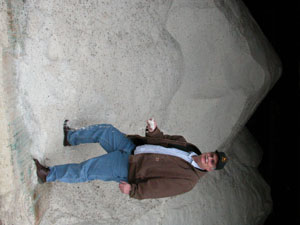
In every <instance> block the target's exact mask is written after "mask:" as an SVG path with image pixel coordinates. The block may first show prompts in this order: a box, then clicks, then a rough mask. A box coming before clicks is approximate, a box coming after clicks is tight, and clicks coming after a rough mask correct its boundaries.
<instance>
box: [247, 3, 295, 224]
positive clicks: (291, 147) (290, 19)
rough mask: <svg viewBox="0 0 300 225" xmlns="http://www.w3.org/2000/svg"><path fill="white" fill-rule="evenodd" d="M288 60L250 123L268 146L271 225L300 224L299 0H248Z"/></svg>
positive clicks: (265, 168) (265, 171) (263, 167)
mask: <svg viewBox="0 0 300 225" xmlns="http://www.w3.org/2000/svg"><path fill="white" fill-rule="evenodd" d="M243 2H244V3H245V5H246V6H247V8H248V9H249V11H250V13H251V14H252V16H253V18H254V19H255V20H256V22H257V23H258V25H259V26H260V28H261V30H262V31H263V33H264V34H265V36H266V37H267V39H268V40H269V41H270V43H271V44H272V45H273V47H274V49H275V51H276V52H277V54H278V56H279V57H280V59H281V62H282V69H283V71H282V75H281V77H280V79H279V80H278V82H277V83H276V84H275V86H274V87H273V89H272V90H271V91H270V92H269V93H268V95H267V96H266V97H265V99H264V100H263V101H262V102H261V104H260V105H259V106H258V108H257V110H256V112H255V113H254V114H253V116H252V117H251V118H250V120H249V121H248V123H247V125H246V126H247V128H248V129H249V130H250V132H251V133H252V134H253V135H254V136H255V138H256V140H257V141H258V143H259V144H260V145H261V147H262V148H263V150H264V156H263V160H262V162H261V164H260V166H259V170H260V172H261V174H262V175H263V177H264V178H265V180H266V181H267V183H268V184H269V185H270V186H271V195H272V199H273V211H272V213H271V214H270V215H269V217H268V219H267V220H266V221H265V225H271V224H284V225H293V224H298V225H299V224H300V207H299V202H300V198H299V192H298V189H299V185H298V183H299V182H298V181H299V180H300V179H299V178H300V173H299V172H300V169H299V168H300V157H299V151H300V146H299V110H298V107H299V84H300V83H299V54H298V53H299V50H300V49H299V46H300V44H299V35H297V33H298V32H300V26H299V16H300V10H299V2H300V1H299V0H292V1H274V0H272V1H271V0H243Z"/></svg>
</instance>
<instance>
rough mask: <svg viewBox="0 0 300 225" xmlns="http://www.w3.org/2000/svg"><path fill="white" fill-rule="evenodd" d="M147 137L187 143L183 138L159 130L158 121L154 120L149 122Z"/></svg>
mask: <svg viewBox="0 0 300 225" xmlns="http://www.w3.org/2000/svg"><path fill="white" fill-rule="evenodd" d="M146 137H152V138H162V139H169V140H174V141H182V142H186V140H185V138H184V137H183V136H180V135H167V134H164V133H163V132H162V131H160V130H159V129H158V127H157V123H156V121H155V120H154V119H152V118H151V119H149V120H147V126H146Z"/></svg>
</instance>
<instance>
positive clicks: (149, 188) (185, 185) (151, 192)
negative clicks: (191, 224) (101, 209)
mask: <svg viewBox="0 0 300 225" xmlns="http://www.w3.org/2000/svg"><path fill="white" fill-rule="evenodd" d="M197 181H198V179H188V178H186V179H182V178H181V179H179V178H178V179H176V178H175V179H174V178H153V179H149V180H147V181H144V182H141V183H138V184H131V185H130V186H131V187H130V189H131V190H130V192H129V195H130V197H132V198H136V199H150V198H151V199H153V198H164V197H170V196H175V195H179V194H183V193H185V192H188V191H190V190H192V189H193V187H194V186H195V185H196V183H197ZM123 193H124V192H123Z"/></svg>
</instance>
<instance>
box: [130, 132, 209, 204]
mask: <svg viewBox="0 0 300 225" xmlns="http://www.w3.org/2000/svg"><path fill="white" fill-rule="evenodd" d="M127 137H128V138H130V139H131V140H132V141H133V142H134V143H135V144H136V145H137V146H138V145H143V144H152V145H161V146H164V147H176V148H178V149H181V150H184V151H194V152H196V153H197V154H201V152H200V151H199V149H198V148H197V147H196V146H194V145H193V144H191V143H188V142H187V141H186V140H185V139H184V137H182V136H178V135H174V136H171V135H164V134H163V133H162V132H161V131H160V130H159V129H158V128H156V130H155V131H154V132H151V133H149V132H146V137H142V136H139V135H128V136H127ZM204 174H205V172H204V171H200V170H198V169H196V168H195V167H193V166H192V165H191V164H189V163H188V162H186V161H185V160H183V159H181V158H178V157H176V156H170V155H163V154H152V153H147V154H138V155H131V156H130V158H129V172H128V180H129V183H130V184H131V191H130V194H129V195H130V197H133V198H137V199H146V198H163V197H169V196H174V195H178V194H182V193H184V192H188V191H190V190H191V189H192V188H193V187H194V186H195V185H196V183H197V182H198V180H199V178H200V177H201V176H203V175H204Z"/></svg>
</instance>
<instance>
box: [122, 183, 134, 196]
mask: <svg viewBox="0 0 300 225" xmlns="http://www.w3.org/2000/svg"><path fill="white" fill-rule="evenodd" d="M119 188H120V191H121V192H122V193H124V194H127V195H129V192H130V190H131V185H130V184H128V183H126V182H125V181H121V182H120V183H119Z"/></svg>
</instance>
